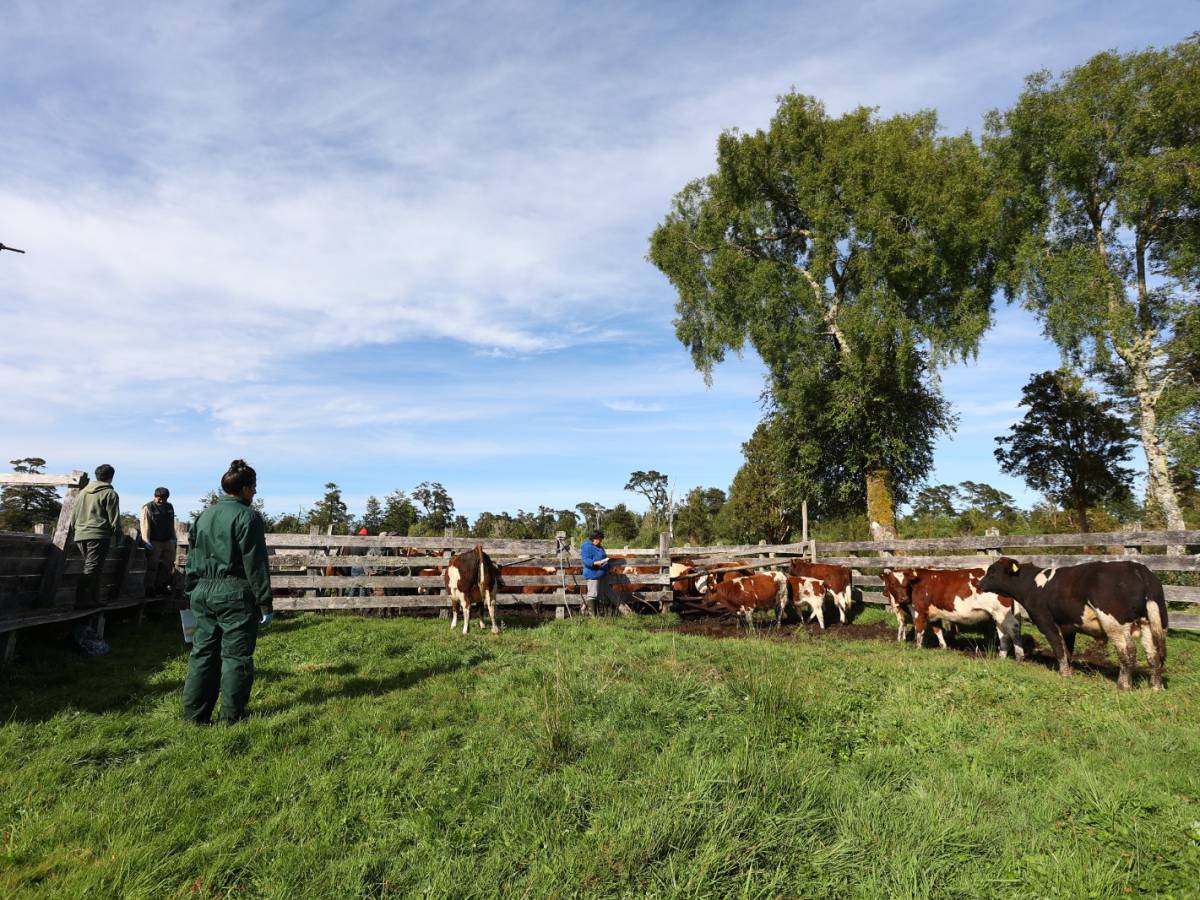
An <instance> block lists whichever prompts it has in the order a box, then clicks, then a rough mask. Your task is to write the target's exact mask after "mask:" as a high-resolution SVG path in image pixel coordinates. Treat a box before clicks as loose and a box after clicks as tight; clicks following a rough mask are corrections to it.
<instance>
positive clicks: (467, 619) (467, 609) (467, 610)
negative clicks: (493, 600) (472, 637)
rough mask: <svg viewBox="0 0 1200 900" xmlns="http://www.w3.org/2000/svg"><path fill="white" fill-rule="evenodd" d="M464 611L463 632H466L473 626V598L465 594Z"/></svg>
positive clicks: (463, 600)
mask: <svg viewBox="0 0 1200 900" xmlns="http://www.w3.org/2000/svg"><path fill="white" fill-rule="evenodd" d="M462 611H463V634H466V633H467V631H468V630H469V629H470V626H471V598H470V597H466V596H464V597H463V599H462Z"/></svg>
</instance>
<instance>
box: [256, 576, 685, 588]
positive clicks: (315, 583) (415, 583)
mask: <svg viewBox="0 0 1200 900" xmlns="http://www.w3.org/2000/svg"><path fill="white" fill-rule="evenodd" d="M573 581H577V582H578V583H580V584H582V579H581V578H578V577H577V576H576V577H574V578H572V577H568V578H567V584H571V583H572V582H573ZM670 581H671V579H670V577H669V576H667V575H662V574H655V575H633V576H623V575H616V576H613V579H612V581H611V584H613V585H617V586H619V585H626V584H649V585H667V584H670ZM561 583H562V580H561V579H560V578H559V577H558V576H557V575H510V576H509V577H508V578H505V579H504V582H503V584H504V586H505V587H524V586H534V587H558V586H559V585H560V584H561ZM444 584H445V582H444V581H443V580H442V577H441V576H440V575H272V576H271V586H272V587H274V588H277V589H281V590H282V589H285V588H286V589H289V590H301V589H311V588H318V589H319V588H329V589H339V588H352V587H364V588H373V587H375V588H430V589H438V590H440V589H441V588H442V587H443V586H444Z"/></svg>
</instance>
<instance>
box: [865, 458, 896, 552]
mask: <svg viewBox="0 0 1200 900" xmlns="http://www.w3.org/2000/svg"><path fill="white" fill-rule="evenodd" d="M867 520H868V521H869V522H870V523H871V540H873V541H887V540H895V538H896V502H895V499H894V498H893V497H892V473H891V472H890V471H888V470H887V469H874V470H872V471H871V472H868V473H867Z"/></svg>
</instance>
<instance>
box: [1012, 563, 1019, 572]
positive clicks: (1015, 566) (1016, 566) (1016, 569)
mask: <svg viewBox="0 0 1200 900" xmlns="http://www.w3.org/2000/svg"><path fill="white" fill-rule="evenodd" d="M1020 571H1021V567H1020V566H1019V565H1017V564H1016V563H1013V574H1014V575H1016V574H1017V573H1018V572H1020Z"/></svg>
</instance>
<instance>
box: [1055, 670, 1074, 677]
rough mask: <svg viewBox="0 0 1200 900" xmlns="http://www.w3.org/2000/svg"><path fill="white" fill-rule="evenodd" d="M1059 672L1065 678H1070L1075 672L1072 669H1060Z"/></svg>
mask: <svg viewBox="0 0 1200 900" xmlns="http://www.w3.org/2000/svg"><path fill="white" fill-rule="evenodd" d="M1058 674H1059V675H1061V676H1062V677H1063V678H1070V677H1071V676H1072V675H1074V674H1075V673H1074V672H1072V671H1071V670H1070V669H1059V670H1058Z"/></svg>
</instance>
